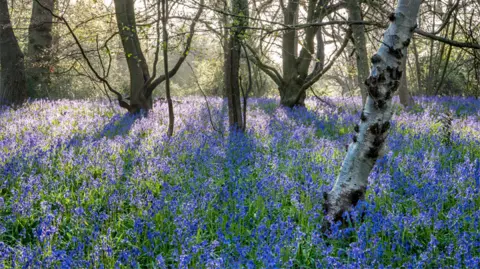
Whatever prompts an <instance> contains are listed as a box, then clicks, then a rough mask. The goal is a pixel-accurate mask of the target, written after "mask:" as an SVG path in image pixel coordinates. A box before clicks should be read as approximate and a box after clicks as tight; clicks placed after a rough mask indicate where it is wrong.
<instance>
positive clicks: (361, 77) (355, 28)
mask: <svg viewBox="0 0 480 269" xmlns="http://www.w3.org/2000/svg"><path fill="white" fill-rule="evenodd" d="M347 8H348V17H349V20H351V21H361V20H362V8H361V5H360V3H359V2H358V0H347ZM351 27H352V35H353V39H354V40H355V54H356V63H357V79H358V85H359V87H360V93H361V95H362V103H363V104H365V101H366V100H367V87H366V86H365V84H364V82H365V80H366V79H367V78H368V69H369V67H368V56H367V55H368V54H367V41H366V39H365V26H364V25H363V24H354V25H352V26H351Z"/></svg>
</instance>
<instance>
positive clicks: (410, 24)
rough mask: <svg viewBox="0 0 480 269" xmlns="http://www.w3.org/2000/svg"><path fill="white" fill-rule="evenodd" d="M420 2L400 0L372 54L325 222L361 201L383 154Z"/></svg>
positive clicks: (338, 216) (328, 201)
mask: <svg viewBox="0 0 480 269" xmlns="http://www.w3.org/2000/svg"><path fill="white" fill-rule="evenodd" d="M421 2H422V1H421V0H399V2H398V6H397V9H396V10H395V12H394V13H393V14H392V15H391V16H390V20H391V23H390V26H389V27H388V29H387V31H386V32H385V34H384V36H383V42H382V46H381V47H380V48H379V50H378V52H377V53H376V54H375V55H373V57H372V59H371V61H372V69H371V71H370V76H369V77H368V79H367V80H366V81H365V84H366V86H367V90H368V97H367V101H366V103H365V105H364V108H363V111H362V115H361V117H360V122H359V124H358V125H357V126H355V135H354V137H353V142H352V143H351V144H350V145H349V147H348V153H347V156H346V157H345V159H344V161H343V164H342V168H341V170H340V174H339V175H338V178H337V180H336V181H335V184H334V186H333V188H332V190H331V191H330V192H329V193H328V194H327V193H326V194H325V211H326V216H327V219H333V220H334V221H338V220H342V214H343V213H344V212H345V211H348V210H349V209H350V208H351V207H352V206H354V205H356V203H357V202H358V200H360V199H363V197H364V195H365V190H366V188H367V183H368V176H369V174H370V172H371V170H372V168H373V166H374V165H375V162H376V160H377V158H379V157H380V156H381V155H382V154H383V153H384V151H385V150H384V148H385V140H386V138H387V134H388V132H387V131H388V129H389V127H390V119H391V118H392V96H393V95H394V93H395V91H396V90H397V89H398V86H399V84H400V78H401V76H402V72H403V70H402V59H403V57H404V55H406V53H407V47H408V45H409V43H410V39H411V37H412V34H413V31H414V30H415V28H416V26H417V24H416V21H417V14H418V10H419V8H420V4H421Z"/></svg>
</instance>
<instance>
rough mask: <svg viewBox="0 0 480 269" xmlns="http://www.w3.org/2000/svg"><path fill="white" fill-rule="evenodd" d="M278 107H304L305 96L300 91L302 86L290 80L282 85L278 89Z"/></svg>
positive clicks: (304, 93)
mask: <svg viewBox="0 0 480 269" xmlns="http://www.w3.org/2000/svg"><path fill="white" fill-rule="evenodd" d="M279 91H280V105H282V106H285V107H290V108H292V107H294V106H305V98H306V97H307V94H306V92H305V91H302V84H300V83H297V82H296V80H295V79H291V80H290V81H287V82H286V83H284V84H283V85H282V86H281V87H280V88H279Z"/></svg>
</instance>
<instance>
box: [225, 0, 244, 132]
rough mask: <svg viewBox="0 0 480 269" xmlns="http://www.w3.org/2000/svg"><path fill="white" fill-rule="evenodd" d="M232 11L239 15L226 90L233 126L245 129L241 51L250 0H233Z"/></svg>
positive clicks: (229, 54)
mask: <svg viewBox="0 0 480 269" xmlns="http://www.w3.org/2000/svg"><path fill="white" fill-rule="evenodd" d="M231 7H232V13H233V14H236V15H237V16H236V17H235V18H234V22H233V23H232V25H233V29H232V30H231V35H230V39H229V42H228V48H227V51H226V53H227V55H226V59H225V60H226V61H225V92H226V94H227V99H228V119H229V123H230V127H231V128H235V129H237V130H243V129H244V128H243V125H244V119H243V118H242V106H241V100H240V84H239V72H240V51H241V42H243V39H244V38H245V37H244V34H245V27H247V26H248V19H247V17H248V1H247V0H232V2H231Z"/></svg>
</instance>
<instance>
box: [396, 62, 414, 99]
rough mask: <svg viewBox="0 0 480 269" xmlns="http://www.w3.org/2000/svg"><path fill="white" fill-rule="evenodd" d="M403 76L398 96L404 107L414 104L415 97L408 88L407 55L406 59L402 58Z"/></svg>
mask: <svg viewBox="0 0 480 269" xmlns="http://www.w3.org/2000/svg"><path fill="white" fill-rule="evenodd" d="M401 70H402V71H403V76H402V78H401V79H400V86H399V88H398V96H399V98H400V104H402V105H403V106H404V107H406V108H408V107H411V106H412V105H413V104H414V101H413V98H412V96H411V94H410V91H409V90H408V88H409V87H408V81H407V57H406V55H405V57H404V59H403V60H402V69H401Z"/></svg>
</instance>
